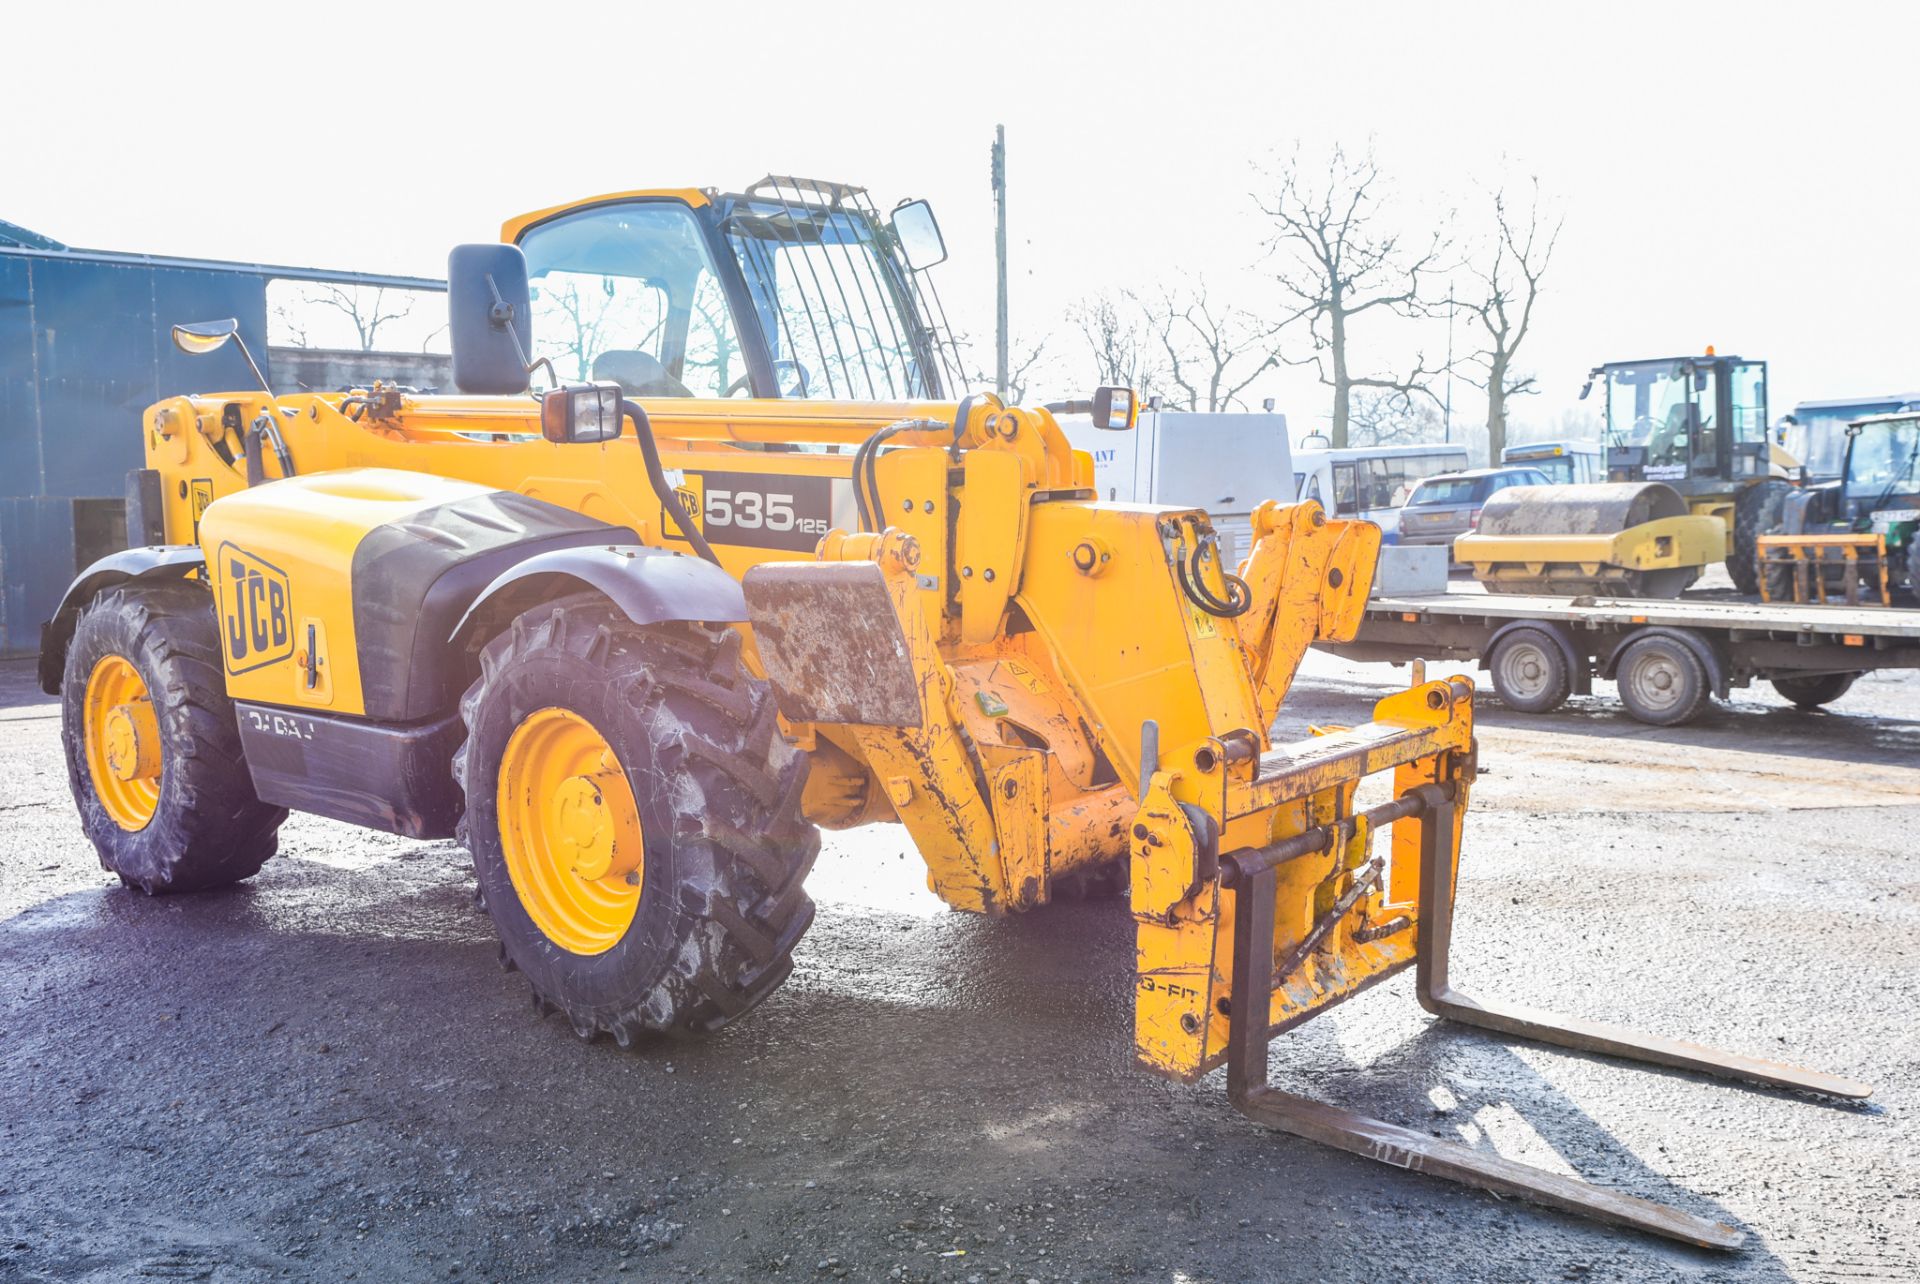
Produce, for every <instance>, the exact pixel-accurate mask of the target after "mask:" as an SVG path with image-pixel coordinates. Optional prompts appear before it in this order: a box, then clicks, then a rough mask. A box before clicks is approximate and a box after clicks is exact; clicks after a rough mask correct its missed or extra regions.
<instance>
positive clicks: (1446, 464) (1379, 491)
mask: <svg viewBox="0 0 1920 1284" xmlns="http://www.w3.org/2000/svg"><path fill="white" fill-rule="evenodd" d="M1310 440H1311V439H1310ZM1320 440H1325V438H1321V439H1320ZM1467 466H1468V465H1467V448H1466V447H1465V446H1443V445H1440V444H1438V443H1431V444H1427V445H1418V446H1345V447H1342V448H1340V449H1338V450H1334V449H1332V448H1330V447H1329V448H1315V449H1309V448H1307V447H1305V446H1303V447H1301V448H1300V449H1298V450H1296V451H1294V452H1293V495H1294V498H1295V499H1315V500H1319V501H1320V506H1321V507H1322V508H1324V509H1326V510H1327V513H1328V514H1329V515H1330V516H1333V517H1361V518H1365V519H1366V520H1367V521H1370V522H1377V523H1379V525H1380V529H1381V530H1382V531H1383V532H1385V534H1386V537H1387V538H1388V539H1389V540H1392V539H1394V538H1395V537H1396V535H1397V534H1398V532H1399V529H1400V510H1401V509H1402V508H1404V507H1405V506H1406V503H1407V496H1408V495H1410V494H1412V493H1413V488H1414V487H1415V486H1417V485H1418V484H1419V483H1420V481H1421V480H1422V479H1423V478H1427V477H1437V476H1439V475H1440V474H1441V473H1457V472H1463V471H1465V470H1466V468H1467Z"/></svg>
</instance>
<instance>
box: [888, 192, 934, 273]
mask: <svg viewBox="0 0 1920 1284" xmlns="http://www.w3.org/2000/svg"><path fill="white" fill-rule="evenodd" d="M891 226H892V228H893V237H894V239H895V240H896V241H898V242H899V243H900V252H901V253H902V254H904V255H905V256H906V259H907V266H908V267H910V268H912V269H913V270H914V271H916V272H924V271H926V270H927V269H928V268H930V267H932V266H934V265H935V264H937V263H944V262H946V261H947V242H946V238H944V237H942V236H941V235H940V223H939V221H938V220H937V219H935V218H934V217H933V206H931V205H929V204H927V203H926V202H925V201H903V202H901V203H900V205H899V206H897V207H896V208H895V209H894V211H893V218H892V221H891Z"/></svg>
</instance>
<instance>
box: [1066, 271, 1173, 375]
mask: <svg viewBox="0 0 1920 1284" xmlns="http://www.w3.org/2000/svg"><path fill="white" fill-rule="evenodd" d="M1067 316H1068V319H1069V320H1071V321H1072V322H1073V323H1074V325H1076V326H1077V327H1079V330H1080V334H1081V336H1082V337H1083V338H1085V339H1086V341H1087V347H1088V349H1089V350H1090V351H1091V352H1092V354H1093V367H1094V382H1095V383H1098V384H1112V385H1115V386H1118V387H1123V388H1132V389H1133V390H1134V391H1136V392H1138V393H1139V394H1140V395H1141V396H1142V397H1145V396H1147V395H1148V393H1149V392H1150V391H1155V390H1156V389H1154V388H1153V385H1154V384H1155V383H1157V382H1158V374H1159V371H1158V369H1157V368H1156V367H1157V360H1156V357H1155V348H1156V347H1157V345H1158V339H1157V337H1156V335H1155V334H1154V332H1153V327H1152V326H1151V325H1150V324H1149V323H1148V320H1147V317H1146V314H1145V313H1144V311H1142V309H1141V307H1140V303H1139V300H1138V299H1136V298H1135V297H1134V296H1133V295H1132V294H1128V293H1122V294H1120V295H1118V296H1115V295H1112V294H1101V295H1096V296H1094V297H1093V298H1090V299H1084V300H1082V301H1081V302H1080V303H1079V304H1078V305H1077V306H1075V307H1074V308H1073V309H1072V310H1071V311H1069V312H1068V314H1067Z"/></svg>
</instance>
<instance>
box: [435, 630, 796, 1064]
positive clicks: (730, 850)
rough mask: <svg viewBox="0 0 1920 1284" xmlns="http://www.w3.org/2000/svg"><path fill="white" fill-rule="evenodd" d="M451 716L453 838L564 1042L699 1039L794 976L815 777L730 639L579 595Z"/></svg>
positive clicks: (507, 646)
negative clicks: (805, 806)
mask: <svg viewBox="0 0 1920 1284" xmlns="http://www.w3.org/2000/svg"><path fill="white" fill-rule="evenodd" d="M481 666H482V672H481V676H480V678H479V679H478V680H477V681H476V682H475V683H474V684H473V685H472V687H470V688H469V689H468V691H467V693H466V695H465V696H464V697H463V699H462V700H461V704H460V711H461V716H462V717H463V718H464V719H465V721H466V724H467V742H466V744H465V746H463V747H462V748H461V750H460V752H459V753H458V755H457V756H456V758H455V763H454V770H455V774H456V776H457V778H458V779H459V781H460V785H461V787H462V788H463V789H464V790H465V791H466V799H467V801H466V814H465V818H464V820H463V821H462V824H461V831H462V832H461V839H462V841H463V842H464V843H465V844H466V846H467V850H468V851H470V852H471V853H472V854H473V861H474V870H475V873H476V874H477V876H478V879H479V883H480V890H481V893H482V896H483V898H484V903H485V905H486V909H487V913H488V914H489V915H490V916H491V917H492V919H493V922H494V926H495V929H496V930H497V931H498V932H499V934H500V942H501V961H502V963H503V964H505V965H507V966H509V967H511V968H514V969H517V970H518V971H520V972H521V973H522V974H523V975H525V977H526V978H527V980H528V982H529V983H530V984H531V986H532V987H533V998H534V1005H535V1007H536V1008H537V1009H538V1010H540V1011H542V1012H543V1013H544V1012H547V1011H551V1010H552V1009H554V1008H559V1009H560V1010H561V1011H562V1012H564V1013H565V1015H566V1018H567V1021H568V1022H569V1024H571V1025H572V1027H573V1030H574V1032H575V1033H576V1034H578V1035H579V1036H580V1037H582V1038H586V1039H591V1038H593V1037H594V1036H595V1035H596V1034H598V1033H601V1032H605V1033H608V1034H611V1035H613V1036H614V1038H615V1039H616V1040H617V1041H618V1042H619V1043H620V1045H621V1046H622V1047H625V1046H627V1045H628V1044H629V1043H631V1042H632V1041H633V1040H634V1039H635V1038H636V1037H639V1036H640V1035H642V1034H644V1033H647V1032H665V1033H676V1034H684V1033H704V1032H706V1031H711V1030H715V1029H718V1028H719V1027H721V1026H723V1025H725V1024H726V1023H727V1022H729V1021H731V1020H733V1019H734V1018H735V1017H738V1016H740V1015H742V1014H743V1013H745V1012H746V1011H747V1010H748V1009H750V1008H752V1007H753V1006H754V1005H756V1004H757V1003H759V1002H760V1001H761V1000H762V999H764V998H766V997H767V995H769V994H771V993H772V992H773V991H774V990H775V989H777V988H779V986H780V983H781V982H783V981H784V980H786V978H787V975H788V974H789V973H790V972H791V971H792V970H793V958H792V955H793V947H794V944H795V942H797V941H798V940H799V939H800V936H801V934H802V933H804V932H805V931H806V930H807V928H808V926H809V925H811V923H812V922H813V902H812V901H811V900H809V899H808V897H807V894H806V892H805V890H804V889H803V888H802V886H801V881H802V880H803V879H804V878H805V877H806V874H807V871H808V870H809V869H810V868H811V867H812V865H813V860H814V856H815V854H816V853H817V852H818V851H819V846H820V840H819V835H818V834H817V833H816V831H815V830H814V829H813V827H812V826H810V825H808V824H807V823H806V822H805V821H804V820H803V819H802V818H801V812H800V794H801V787H802V785H803V784H804V783H805V780H806V757H805V755H804V754H802V753H801V752H800V751H799V750H797V749H795V748H794V747H793V746H791V745H790V744H788V743H787V741H786V740H785V739H784V738H783V737H782V736H781V734H780V731H779V726H778V723H777V721H776V715H775V711H774V702H773V694H772V691H771V689H770V688H769V687H768V686H767V684H766V683H765V682H762V681H759V680H758V679H755V678H753V677H752V676H751V675H749V674H748V673H747V672H746V670H745V668H744V667H743V666H742V664H741V661H740V635H739V634H738V633H737V632H735V631H733V630H721V631H715V630H708V629H705V628H702V627H699V626H697V625H691V624H660V625H648V626H644V627H643V626H640V625H636V624H634V623H632V622H631V621H629V620H628V619H627V618H626V616H625V615H624V614H623V613H622V612H621V611H620V610H619V609H618V608H616V607H614V606H613V605H612V604H610V603H608V602H607V601H606V600H605V599H603V598H600V597H599V596H597V595H594V594H582V595H579V596H575V597H569V598H564V599H561V600H560V601H558V602H554V603H550V604H547V605H543V606H541V607H537V608H535V609H534V610H531V611H528V612H526V613H525V614H523V615H521V616H520V617H519V618H517V619H516V620H515V621H514V623H513V626H512V628H511V629H509V630H508V631H507V632H505V633H503V634H502V635H501V636H500V637H498V638H496V639H495V640H494V641H493V642H492V643H491V644H490V645H489V646H488V647H487V648H486V650H485V652H484V653H483V654H482V656H481Z"/></svg>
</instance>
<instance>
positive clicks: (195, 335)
mask: <svg viewBox="0 0 1920 1284" xmlns="http://www.w3.org/2000/svg"><path fill="white" fill-rule="evenodd" d="M229 343H232V344H234V345H236V346H237V347H238V348H239V349H240V355H241V356H243V357H245V358H246V359H247V369H249V370H251V371H253V377H254V378H255V379H258V380H259V381H260V388H261V390H262V391H263V392H265V393H266V394H267V396H268V397H269V398H271V397H272V396H273V385H272V384H270V383H268V382H267V376H266V373H265V372H264V371H263V370H261V369H260V363H259V362H258V361H255V360H254V359H253V353H251V352H249V351H248V350H247V341H246V340H245V339H243V338H241V337H240V323H239V322H238V321H236V320H235V319H234V318H232V317H226V318H224V319H222V320H219V321H189V322H187V323H186V324H184V325H177V326H175V327H173V346H174V347H176V348H178V349H180V351H182V352H184V353H186V354H187V355H188V356H190V357H204V356H206V355H207V354H208V353H209V352H218V351H219V350H220V349H222V348H224V347H226V346H227V345H228V344H229Z"/></svg>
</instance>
